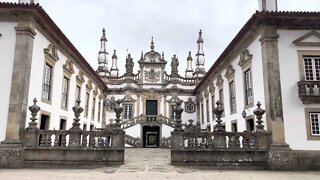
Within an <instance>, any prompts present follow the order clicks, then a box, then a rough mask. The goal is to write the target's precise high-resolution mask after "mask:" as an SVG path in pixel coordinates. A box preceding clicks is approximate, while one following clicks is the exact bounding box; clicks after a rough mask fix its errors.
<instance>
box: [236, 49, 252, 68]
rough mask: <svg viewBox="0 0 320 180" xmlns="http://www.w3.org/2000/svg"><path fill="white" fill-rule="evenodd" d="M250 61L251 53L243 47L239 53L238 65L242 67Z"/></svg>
mask: <svg viewBox="0 0 320 180" xmlns="http://www.w3.org/2000/svg"><path fill="white" fill-rule="evenodd" d="M251 62H252V54H250V52H249V50H248V49H244V50H242V51H241V53H240V61H239V63H238V65H239V66H240V67H241V68H244V67H245V66H246V65H248V64H250V63H251Z"/></svg>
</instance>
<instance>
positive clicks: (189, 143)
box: [187, 137, 192, 148]
mask: <svg viewBox="0 0 320 180" xmlns="http://www.w3.org/2000/svg"><path fill="white" fill-rule="evenodd" d="M187 147H188V148H191V147H192V140H191V138H190V137H188V141H187Z"/></svg>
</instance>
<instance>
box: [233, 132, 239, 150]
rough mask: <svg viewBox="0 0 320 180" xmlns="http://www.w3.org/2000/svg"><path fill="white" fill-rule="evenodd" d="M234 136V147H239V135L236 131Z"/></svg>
mask: <svg viewBox="0 0 320 180" xmlns="http://www.w3.org/2000/svg"><path fill="white" fill-rule="evenodd" d="M234 138H235V139H234V141H235V142H234V144H235V147H236V148H237V149H238V148H240V135H239V134H238V133H236V134H235V137H234Z"/></svg>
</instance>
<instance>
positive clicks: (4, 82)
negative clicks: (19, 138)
mask: <svg viewBox="0 0 320 180" xmlns="http://www.w3.org/2000/svg"><path fill="white" fill-rule="evenodd" d="M16 26H17V23H16V22H0V34H1V36H0V61H1V66H0V99H1V108H0V117H1V118H0V142H1V141H3V140H4V138H5V134H6V128H7V119H8V108H9V100H10V90H11V80H12V70H13V61H14V52H15V44H16V31H15V29H14V27H16Z"/></svg>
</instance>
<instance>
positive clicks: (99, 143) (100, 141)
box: [98, 137, 103, 148]
mask: <svg viewBox="0 0 320 180" xmlns="http://www.w3.org/2000/svg"><path fill="white" fill-rule="evenodd" d="M102 146H103V144H102V138H101V137H98V147H99V148H101V147H102Z"/></svg>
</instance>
